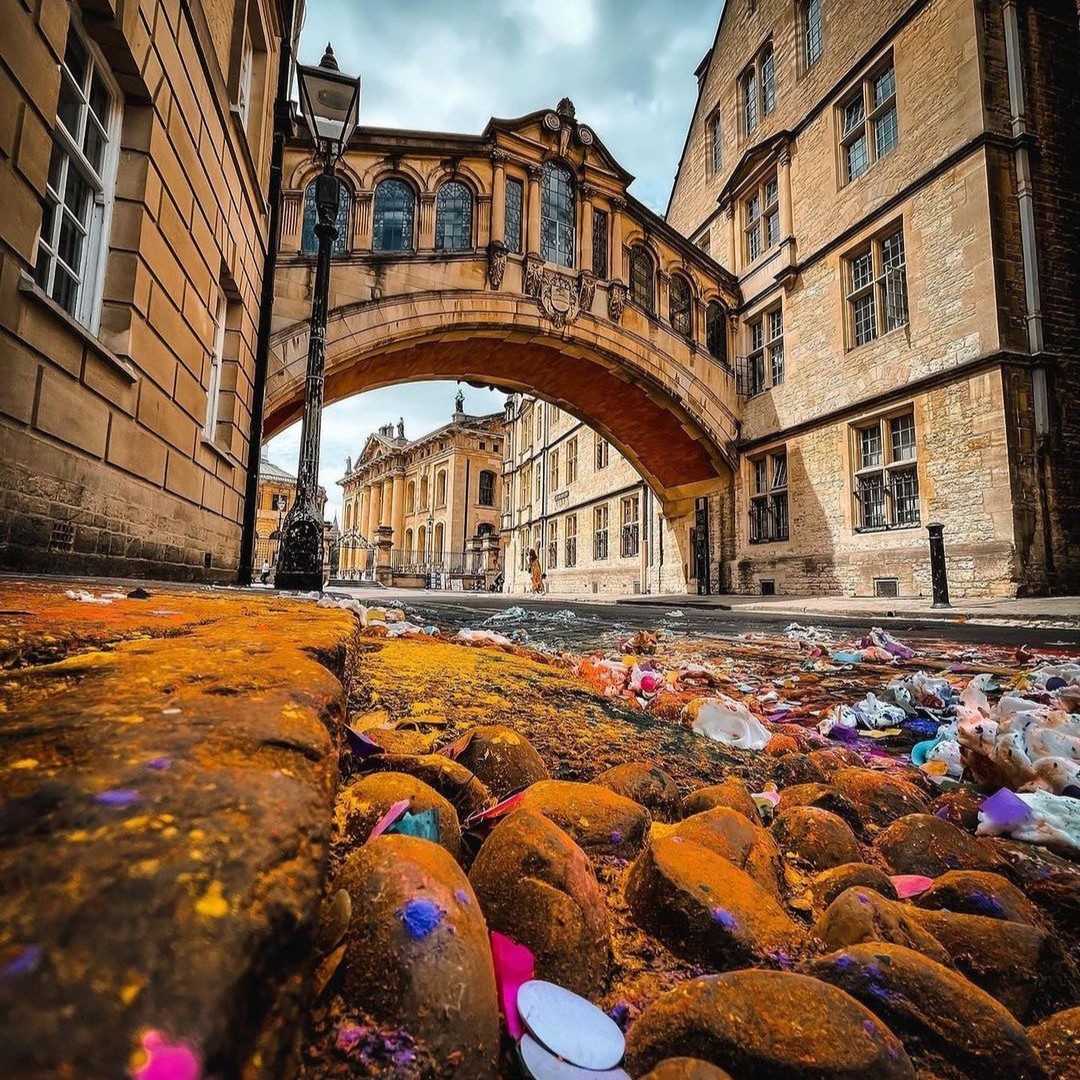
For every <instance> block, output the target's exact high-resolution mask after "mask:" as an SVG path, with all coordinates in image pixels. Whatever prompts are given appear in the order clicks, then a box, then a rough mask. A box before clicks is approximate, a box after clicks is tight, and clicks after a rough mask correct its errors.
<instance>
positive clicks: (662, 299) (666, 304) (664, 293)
mask: <svg viewBox="0 0 1080 1080" xmlns="http://www.w3.org/2000/svg"><path fill="white" fill-rule="evenodd" d="M670 306H671V275H670V274H665V273H664V271H663V270H660V271H659V272H658V273H657V275H656V317H657V318H658V319H660V320H662V321H663V322H670V317H671V311H670Z"/></svg>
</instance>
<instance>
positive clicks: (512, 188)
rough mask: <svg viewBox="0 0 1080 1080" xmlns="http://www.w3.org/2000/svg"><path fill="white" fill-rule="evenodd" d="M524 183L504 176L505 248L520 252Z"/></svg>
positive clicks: (516, 252)
mask: <svg viewBox="0 0 1080 1080" xmlns="http://www.w3.org/2000/svg"><path fill="white" fill-rule="evenodd" d="M523 202H524V185H523V184H522V182H521V181H520V180H517V179H515V178H514V177H512V176H508V177H507V178H506V250H507V251H513V252H514V253H515V254H518V255H520V254H521V207H522V204H523Z"/></svg>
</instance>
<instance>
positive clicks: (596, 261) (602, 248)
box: [592, 210, 608, 278]
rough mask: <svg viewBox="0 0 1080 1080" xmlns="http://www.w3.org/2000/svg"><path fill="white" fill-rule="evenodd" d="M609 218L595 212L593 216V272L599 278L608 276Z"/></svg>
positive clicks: (599, 211) (600, 212)
mask: <svg viewBox="0 0 1080 1080" xmlns="http://www.w3.org/2000/svg"><path fill="white" fill-rule="evenodd" d="M607 225H608V216H607V212H606V211H604V210H594V211H593V216H592V272H593V273H594V274H595V275H596V276H597V277H598V278H606V277H607V276H608V227H607Z"/></svg>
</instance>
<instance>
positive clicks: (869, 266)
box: [850, 251, 874, 292]
mask: <svg viewBox="0 0 1080 1080" xmlns="http://www.w3.org/2000/svg"><path fill="white" fill-rule="evenodd" d="M850 265H851V291H852V292H858V291H859V289H865V288H866V286H867V285H869V284H870V282H871V281H873V280H874V257H873V255H872V254H871V253H870V252H869V251H866V252H864V253H863V254H862V255H856V256H855V257H854V258H853V259H852V260H851V263H850Z"/></svg>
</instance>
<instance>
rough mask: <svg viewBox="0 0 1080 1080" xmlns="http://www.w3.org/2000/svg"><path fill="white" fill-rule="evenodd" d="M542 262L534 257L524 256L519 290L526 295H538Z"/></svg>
mask: <svg viewBox="0 0 1080 1080" xmlns="http://www.w3.org/2000/svg"><path fill="white" fill-rule="evenodd" d="M543 269H544V264H543V263H542V262H540V260H539V259H537V258H535V257H530V256H526V257H525V269H524V271H523V272H522V278H521V291H522V292H523V293H524V294H525V295H526V296H539V295H540V281H541V278H542V277H543Z"/></svg>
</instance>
